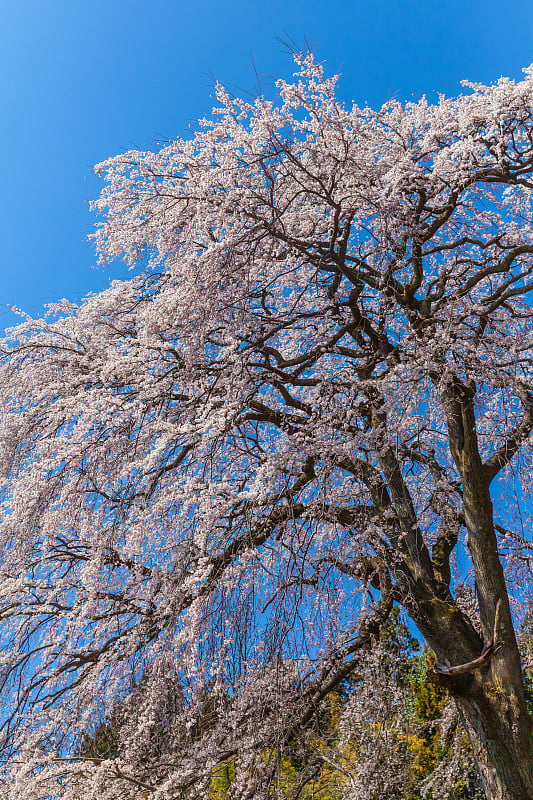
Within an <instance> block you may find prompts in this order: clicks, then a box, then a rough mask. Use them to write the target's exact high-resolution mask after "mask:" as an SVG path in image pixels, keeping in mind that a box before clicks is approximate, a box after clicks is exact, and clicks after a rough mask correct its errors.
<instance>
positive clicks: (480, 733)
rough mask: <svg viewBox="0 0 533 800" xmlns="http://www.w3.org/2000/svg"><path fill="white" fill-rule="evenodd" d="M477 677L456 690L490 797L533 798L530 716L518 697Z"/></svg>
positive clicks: (494, 799)
mask: <svg viewBox="0 0 533 800" xmlns="http://www.w3.org/2000/svg"><path fill="white" fill-rule="evenodd" d="M480 683H481V682H480V681H479V679H478V678H477V677H475V678H472V685H471V686H470V688H469V691H468V692H467V694H465V695H462V694H460V693H457V692H454V693H453V695H454V697H455V701H456V703H457V706H458V708H459V711H460V714H461V717H462V720H463V723H464V726H465V728H466V730H467V732H468V736H469V738H470V742H471V744H472V748H473V751H474V756H475V758H476V761H477V764H478V767H479V771H480V774H481V777H482V780H483V783H484V788H485V792H486V794H487V797H488V798H489V799H490V800H533V746H532V737H531V720H530V717H529V714H528V713H527V711H526V710H525V708H521V707H520V705H521V704H517V703H516V699H515V698H513V697H512V696H509V695H508V694H506V693H504V692H500V691H499V690H498V689H497V687H496V686H495V685H494V684H493V683H490V682H484V683H483V685H480Z"/></svg>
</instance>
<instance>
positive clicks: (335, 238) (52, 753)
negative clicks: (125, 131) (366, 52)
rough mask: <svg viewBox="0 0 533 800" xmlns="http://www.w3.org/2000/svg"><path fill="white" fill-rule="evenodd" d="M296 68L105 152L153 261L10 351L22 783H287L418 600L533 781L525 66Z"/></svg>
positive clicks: (115, 219)
mask: <svg viewBox="0 0 533 800" xmlns="http://www.w3.org/2000/svg"><path fill="white" fill-rule="evenodd" d="M296 61H297V72H296V75H295V77H294V81H293V82H292V83H286V82H284V81H279V82H278V83H277V89H278V94H277V97H276V99H274V100H273V101H269V100H266V99H265V98H263V97H260V98H258V99H257V100H256V101H255V102H252V103H250V102H248V101H242V100H239V99H235V98H233V97H232V96H230V94H229V93H227V92H226V91H225V90H224V89H223V88H222V87H219V88H218V90H217V101H218V107H217V108H216V109H215V110H214V113H213V115H212V116H211V117H209V118H208V119H206V120H203V121H201V123H200V125H199V128H198V131H197V133H195V134H194V135H193V136H191V138H190V139H187V140H178V141H176V142H173V143H172V144H170V145H169V146H167V147H165V148H164V149H162V150H161V151H160V152H157V153H153V152H136V151H132V152H128V153H125V154H124V155H121V156H117V157H116V158H112V159H110V160H109V161H107V162H104V163H103V164H101V165H99V166H98V167H97V171H98V172H99V173H100V174H101V175H102V176H103V178H104V180H105V188H104V189H103V191H102V194H101V197H100V199H99V200H98V201H97V202H96V203H95V207H96V210H97V211H98V212H99V214H100V215H101V219H102V222H101V223H100V224H99V226H98V228H97V232H96V234H95V241H96V246H97V248H98V252H99V253H100V257H101V260H102V261H103V262H106V261H110V260H113V259H116V258H120V259H123V260H124V261H125V263H126V264H127V265H129V266H130V267H131V272H130V273H128V274H127V275H126V276H125V278H124V280H120V281H114V282H113V283H112V284H111V286H110V287H109V289H107V290H106V291H104V292H101V293H99V294H97V295H93V296H89V297H88V298H87V299H86V300H84V301H83V302H82V303H81V304H79V305H75V304H71V303H68V302H66V301H65V302H64V303H60V304H58V305H55V306H53V307H52V308H50V310H49V314H48V316H47V317H45V318H43V319H38V320H34V319H30V318H24V320H23V322H22V323H21V325H20V326H19V327H17V328H15V329H13V330H12V331H11V332H10V335H9V338H8V339H6V340H4V342H3V343H2V345H1V348H2V349H1V352H2V358H1V365H0V400H1V407H2V413H1V426H0V439H1V448H0V462H1V464H0V465H1V471H2V489H1V492H2V512H3V513H2V517H1V522H0V548H1V553H2V555H1V562H0V563H1V565H2V566H1V569H0V619H1V623H0V624H1V635H0V647H1V658H0V691H1V699H2V708H3V711H2V716H1V722H2V723H3V728H2V732H3V738H2V740H1V747H2V753H3V756H2V758H3V759H4V765H5V766H4V770H3V783H2V785H1V787H0V797H2V798H4V797H5V798H9V799H10V800H11V798H13V800H14V798H17V799H18V800H44V798H52V797H60V798H64V800H79V798H84V800H85V799H87V800H92V798H95V799H96V798H98V800H117V798H118V799H119V800H122V799H123V800H140V799H141V798H154V800H171V799H172V800H173V799H174V798H178V797H179V798H206V797H208V796H209V792H210V791H212V787H213V776H214V775H215V776H216V775H217V774H218V773H217V770H219V769H220V765H221V764H226V765H227V764H230V765H231V770H230V773H231V774H230V773H228V775H229V777H228V786H227V787H226V789H225V791H226V796H227V797H228V798H229V797H231V798H235V800H236V799H237V798H239V800H244V798H252V797H253V798H254V800H260V799H261V798H267V797H276V796H278V797H281V796H282V789H283V787H282V780H281V777H280V776H281V769H282V766H281V765H282V764H283V759H284V758H285V756H286V753H287V749H288V748H289V747H291V748H294V747H299V746H301V748H302V752H304V751H305V748H306V747H307V746H308V744H309V742H310V741H312V739H313V735H314V733H313V731H314V727H313V726H314V725H315V723H316V720H317V718H318V717H319V716H320V713H321V709H322V708H323V706H324V703H325V702H326V698H327V697H328V696H329V695H330V693H331V692H332V691H334V690H335V689H337V688H338V687H339V686H340V685H342V683H343V681H346V680H347V679H348V678H349V676H350V675H351V674H352V673H353V670H354V668H355V665H357V664H358V663H360V659H361V658H362V657H363V656H362V654H366V655H365V658H367V661H368V659H369V658H370V656H369V655H368V654H369V653H371V651H372V648H373V647H374V644H375V642H376V641H377V639H378V638H379V631H380V629H381V627H382V626H383V624H384V623H385V622H386V621H387V619H388V617H389V615H390V613H391V610H392V609H393V608H394V607H395V606H398V605H400V606H402V607H403V609H404V610H405V611H406V613H407V614H409V615H410V617H411V619H412V621H413V623H414V625H416V626H417V628H418V630H419V631H420V633H421V634H422V636H424V637H425V639H426V641H427V642H428V644H429V645H430V646H431V648H432V649H433V651H434V653H435V656H436V659H437V665H436V668H435V672H434V680H435V681H436V682H437V683H439V685H440V686H444V688H446V690H447V691H448V692H449V694H450V697H451V698H453V699H454V701H455V703H456V706H457V708H458V709H459V710H460V713H461V718H462V720H463V722H464V725H465V729H466V731H467V733H468V737H469V740H470V743H471V745H470V746H471V748H472V752H473V754H474V757H475V760H476V762H477V765H478V768H479V771H480V773H481V776H482V779H483V781H484V786H485V791H486V794H487V796H488V797H489V798H498V800H511V799H512V800H517V799H518V798H520V799H521V800H522V799H523V800H527V799H528V798H529V799H530V800H531V798H533V748H532V744H531V737H530V719H529V715H528V713H527V709H526V705H525V700H524V696H523V690H522V675H521V667H520V659H519V653H518V648H517V644H516V638H515V633H514V627H515V625H516V622H517V620H518V619H519V618H520V613H521V609H522V610H523V609H524V607H525V606H524V603H525V598H526V597H527V594H528V592H529V589H530V586H531V547H532V539H531V534H530V521H531V520H530V517H531V497H530V493H531V490H532V486H533V470H532V457H533V453H532V448H531V442H530V433H531V431H532V429H533V397H532V395H531V382H532V377H533V361H532V357H533V351H532V343H533V341H532V332H533V324H532V323H533V319H532V318H533V312H532V310H531V306H530V300H529V298H528V293H529V291H530V289H531V287H533V278H532V277H531V275H532V273H533V221H532V203H531V188H532V186H533V183H532V174H531V173H532V166H533V82H532V72H531V70H529V71H526V76H525V79H524V80H523V81H521V82H518V83H515V82H513V81H511V80H507V79H501V80H500V81H498V82H497V83H496V84H495V85H493V86H490V87H485V86H481V85H477V84H468V85H467V86H466V90H465V91H466V93H465V94H464V95H463V96H460V97H458V98H454V99H447V98H445V97H440V98H439V100H438V102H437V103H436V104H434V105H431V104H430V103H428V102H427V101H426V100H425V99H422V100H420V101H419V102H417V103H407V104H405V105H402V104H400V103H398V102H395V101H394V102H389V103H387V104H386V105H384V106H383V107H382V108H381V109H379V110H377V111H374V110H372V109H369V108H358V107H357V106H351V107H347V106H345V105H343V104H342V103H341V102H340V101H339V100H337V99H336V95H335V91H336V79H332V78H327V77H325V76H324V73H323V70H322V67H321V66H319V65H317V64H316V63H315V61H314V60H313V59H312V58H311V57H309V56H302V57H299V58H297V59H296ZM465 581H466V582H467V583H471V584H472V585H473V584H474V582H475V587H476V592H477V601H476V603H475V604H473V605H474V611H473V612H471V613H467V611H466V610H465V606H464V603H462V602H460V601H459V600H457V598H456V594H457V587H458V585H459V584H460V585H461V586H463V585H464V582H465ZM365 663H367V662H365ZM368 663H371V659H370V662H368ZM361 697H362V695H361ZM350 708H352V710H354V716H353V717H352V721H351V722H350V723H349V724H350V725H352V728H353V730H356V723H357V719H358V717H357V714H356V711H357V709H358V708H359V706H358V700H357V698H355V697H354V700H353V703H352V704H351V705H350ZM357 713H359V712H358V711H357ZM450 713H452V712H450ZM454 713H455V712H454ZM354 720H355V721H354ZM102 725H104V727H102ZM105 725H109V726H110V727H109V730H111V729H112V732H113V733H112V741H111V739H110V740H109V742H107V744H106V746H105V747H104V746H103V745H102V749H101V750H100V751H98V752H99V754H97V755H94V754H93V755H90V756H89V755H87V752H88V751H87V750H86V749H85V750H84V746H83V742H84V737H87V735H89V734H90V735H92V734H95V732H96V731H100V734H98V735H99V736H100V737H102V736H104V733H105V731H106V730H108V729H107V728H105ZM346 725H348V722H346ZM346 729H347V730H348V728H346ZM353 735H355V734H353ZM102 741H103V740H102ZM295 743H296V744H295ZM106 748H107V749H106ZM385 766H386V765H385ZM359 777H360V776H359ZM311 778H312V775H311ZM311 778H310V779H311ZM443 780H444V779H443ZM358 781H359V783H358ZM365 785H366V787H367V789H368V786H370V784H369V783H368V784H364V783H362V782H361V781H360V779H359V778H357V779H355V778H354V779H353V780H351V783H350V782H344V783H343V782H342V781H341V780H339V786H346V787H348V788H346V792H348V794H346V797H350V798H351V799H352V800H353V798H354V797H355V794H354V792H355V791H356V787H357V786H363V788H362V789H357V791H358V792H359V794H357V800H359V798H361V800H364V790H365V788H364V787H365ZM428 785H429V784H428ZM441 785H444V783H442V784H441ZM210 787H211V788H210ZM350 787H351V788H350ZM283 791H284V789H283ZM342 791H344V789H342ZM368 791H369V789H368ZM350 792H351V794H350ZM360 792H363V794H361V793H360Z"/></svg>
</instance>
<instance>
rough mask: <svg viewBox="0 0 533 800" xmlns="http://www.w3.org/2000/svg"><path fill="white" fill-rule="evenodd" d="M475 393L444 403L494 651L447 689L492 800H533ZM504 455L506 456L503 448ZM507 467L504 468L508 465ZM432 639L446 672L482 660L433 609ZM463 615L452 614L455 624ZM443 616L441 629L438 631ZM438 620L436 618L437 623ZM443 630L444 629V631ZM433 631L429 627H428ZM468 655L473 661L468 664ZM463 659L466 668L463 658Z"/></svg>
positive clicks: (485, 639)
mask: <svg viewBox="0 0 533 800" xmlns="http://www.w3.org/2000/svg"><path fill="white" fill-rule="evenodd" d="M474 394H475V388H473V387H466V386H464V385H462V384H461V383H460V382H459V381H456V382H455V383H454V385H453V386H452V387H450V388H449V389H448V390H447V392H445V394H444V397H443V400H444V407H445V410H446V416H447V421H448V433H449V445H450V451H451V453H452V456H453V458H454V461H455V463H456V465H457V468H458V471H459V473H460V476H461V483H462V492H463V513H464V520H465V524H466V528H467V530H468V547H469V550H470V555H471V557H472V564H473V567H474V575H475V583H476V594H477V598H478V602H479V611H480V622H481V629H482V643H483V644H484V647H485V648H490V647H495V648H496V650H495V651H494V652H493V653H492V654H491V657H490V659H488V660H487V662H486V663H483V664H482V665H481V666H476V667H474V668H471V669H465V670H463V671H462V672H461V674H457V667H455V674H453V675H450V674H448V675H447V676H443V678H444V677H445V678H446V680H443V681H442V683H443V685H446V684H447V688H448V690H449V691H450V693H451V695H452V696H453V697H454V699H455V701H456V703H457V706H458V708H459V711H460V713H461V716H462V719H463V723H464V725H465V728H466V730H467V732H468V735H469V737H470V741H471V744H472V748H473V750H474V754H475V758H476V761H477V764H478V767H479V770H480V773H481V776H482V779H483V782H484V785H485V791H486V793H487V797H488V798H490V800H533V739H532V735H531V733H532V729H531V717H530V715H529V713H528V710H527V706H526V701H525V697H524V690H523V676H522V669H521V663H520V654H519V651H518V644H517V641H516V636H515V632H514V626H513V620H512V615H511V610H510V605H509V595H508V592H507V586H506V581H505V576H504V572H503V568H502V565H501V561H500V558H499V552H498V543H497V538H496V532H495V528H494V513H493V507H492V500H491V496H490V484H491V481H492V479H493V478H494V477H495V475H496V474H497V470H495V469H494V468H493V467H491V468H489V466H488V465H487V464H484V463H483V461H482V459H481V456H480V451H479V446H478V440H477V432H476V418H475V411H474ZM504 449H505V448H504ZM502 463H503V462H502ZM431 605H432V609H431V612H432V613H431V614H430V615H429V617H428V616H426V618H425V620H424V622H425V623H426V625H427V635H426V638H427V639H428V642H429V643H430V645H431V646H432V648H433V649H434V651H435V653H436V654H437V658H439V660H442V661H443V663H444V664H445V665H447V666H452V667H453V665H454V664H455V665H458V664H461V663H463V664H465V662H468V661H469V660H470V659H471V658H472V657H473V658H474V659H476V658H477V659H479V656H480V646H479V641H480V639H479V638H478V642H477V643H476V638H477V634H474V635H473V634H472V631H468V625H467V624H466V621H465V623H461V624H457V619H456V618H455V617H454V615H453V614H452V615H448V617H447V618H446V619H443V615H442V613H441V614H439V613H438V609H437V608H435V601H433V602H432V604H431ZM457 611H458V609H456V608H455V609H454V614H455V616H456V615H457ZM439 616H440V619H441V625H440V626H439V624H438V618H439ZM431 617H432V618H431ZM442 622H444V626H443V625H442ZM428 623H429V624H428ZM469 653H470V654H471V655H470V657H469ZM461 657H462V658H463V659H464V660H463V662H461V661H460V660H459V661H458V660H457V659H458V658H461Z"/></svg>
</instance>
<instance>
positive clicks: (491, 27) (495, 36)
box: [0, 0, 533, 329]
mask: <svg viewBox="0 0 533 800" xmlns="http://www.w3.org/2000/svg"><path fill="white" fill-rule="evenodd" d="M0 31H1V34H0V36H1V47H0V97H1V108H2V125H1V128H0V174H1V180H2V185H1V191H0V205H1V208H0V225H1V248H0V276H1V281H0V329H1V328H3V327H4V326H5V325H8V324H12V321H13V317H12V315H11V314H10V313H9V312H8V310H7V307H8V305H10V304H15V305H17V306H19V307H22V308H23V309H25V310H27V311H29V312H30V313H32V314H39V311H40V309H41V307H42V305H43V304H44V303H46V302H49V301H53V300H55V299H58V298H60V297H68V298H71V299H74V298H79V297H81V296H83V295H84V294H85V293H86V292H89V291H94V290H97V289H98V288H101V287H103V286H105V285H106V284H107V282H108V280H109V274H108V273H105V272H104V271H102V270H94V269H93V268H92V266H93V264H94V261H95V259H94V255H93V253H92V250H91V246H90V245H89V244H88V242H87V235H88V234H89V233H90V231H91V229H92V226H93V224H94V219H93V218H92V215H91V213H90V212H89V209H88V203H87V201H88V200H89V199H91V198H92V197H94V196H95V195H96V194H97V193H98V190H99V181H98V180H97V179H96V178H95V177H94V176H92V166H93V164H95V163H96V162H98V161H101V160H103V159H104V158H106V157H107V156H111V155H114V154H116V153H118V152H121V151H123V150H126V149H129V148H131V147H138V148H142V149H147V148H152V147H156V146H157V142H158V141H159V140H164V139H168V138H172V137H173V136H175V135H184V134H186V132H187V127H188V125H189V124H191V123H193V122H194V120H195V119H196V118H198V117H199V116H202V115H204V114H205V113H206V112H208V111H209V109H210V108H211V105H212V99H211V93H212V86H213V79H214V78H216V79H218V80H220V81H221V82H223V83H226V84H228V85H229V86H231V87H232V89H233V90H236V88H237V87H243V88H244V89H247V90H251V91H253V90H254V86H255V85H256V76H255V73H254V64H255V70H257V73H258V75H259V76H260V77H261V79H262V81H263V82H264V85H265V86H266V85H267V84H268V79H269V78H270V79H271V78H272V77H277V76H279V75H284V76H288V75H289V74H290V72H291V66H292V65H291V60H290V58H289V57H288V55H287V53H286V51H285V50H284V48H283V46H282V45H281V44H280V43H279V41H277V38H282V39H286V40H287V39H292V40H293V41H294V42H295V43H296V44H297V45H299V46H301V47H302V48H303V47H305V45H306V43H308V44H309V45H311V46H312V47H313V49H314V50H315V52H316V54H317V55H318V57H319V58H320V59H321V60H324V61H325V62H326V64H327V68H328V70H329V71H330V72H337V71H340V72H341V73H342V75H343V78H342V82H341V93H342V94H343V96H344V97H345V98H346V99H347V100H352V99H354V100H356V101H357V102H359V103H363V102H368V103H370V104H371V105H379V104H381V103H382V102H384V101H385V100H386V99H388V98H390V97H391V96H392V95H395V96H397V97H399V98H400V99H409V98H412V97H415V98H416V97H419V96H420V95H421V94H424V93H428V94H431V93H433V92H434V91H439V92H445V93H446V94H450V95H451V94H456V93H457V92H458V91H460V85H459V81H460V79H461V78H470V79H475V80H482V81H485V82H490V81H492V80H494V79H496V78H498V77H499V76H500V75H502V74H504V75H508V76H511V77H516V78H519V77H520V75H521V71H520V70H521V67H523V66H527V65H528V64H529V63H531V62H532V61H533V6H532V5H531V0H506V1H505V3H504V2H502V0H498V2H496V0H441V1H440V2H435V0H428V2H421V1H420V0H374V2H371V0H326V2H317V0H270V1H269V0H263V2H256V1H255V0H246V2H245V1H244V0H225V2H220V0H219V1H218V2H217V0H192V2H185V1H184V0H4V2H3V3H2V8H1V10H0ZM115 274H116V273H115Z"/></svg>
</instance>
